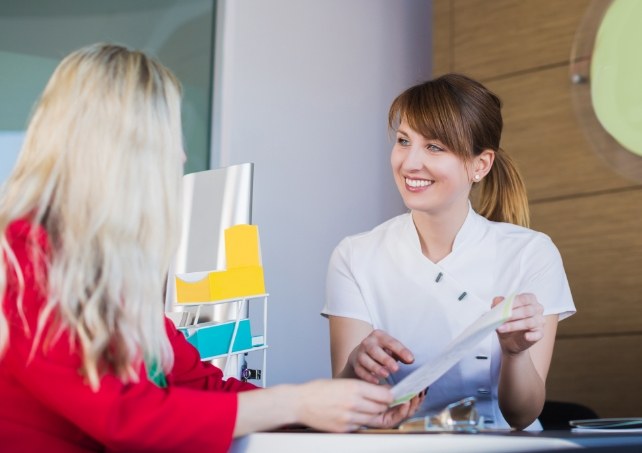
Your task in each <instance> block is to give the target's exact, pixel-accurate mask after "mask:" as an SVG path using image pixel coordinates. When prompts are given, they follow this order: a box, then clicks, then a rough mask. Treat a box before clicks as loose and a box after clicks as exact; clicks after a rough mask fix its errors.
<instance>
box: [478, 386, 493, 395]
mask: <svg viewBox="0 0 642 453" xmlns="http://www.w3.org/2000/svg"><path fill="white" fill-rule="evenodd" d="M477 393H479V394H480V395H488V394H489V393H490V390H488V389H484V388H478V389H477Z"/></svg>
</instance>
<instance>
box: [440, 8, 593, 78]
mask: <svg viewBox="0 0 642 453" xmlns="http://www.w3.org/2000/svg"><path fill="white" fill-rule="evenodd" d="M453 1H454V3H453V22H452V23H453V34H454V36H453V68H454V70H455V71H456V72H463V73H465V74H469V75H471V76H473V77H475V78H478V79H481V80H485V79H489V78H493V77H497V76H501V75H506V74H512V73H515V72H519V71H526V70H533V69H536V68H540V67H542V66H547V65H551V64H567V63H568V62H569V58H570V50H571V44H572V42H573V37H574V35H575V30H576V29H577V25H578V24H579V23H580V21H581V19H582V17H583V15H584V11H585V9H586V7H587V5H588V1H587V0H563V1H550V0H549V1H545V2H543V1H542V0H519V1H515V0H492V1H488V0H453ZM543 3H545V6H543Z"/></svg>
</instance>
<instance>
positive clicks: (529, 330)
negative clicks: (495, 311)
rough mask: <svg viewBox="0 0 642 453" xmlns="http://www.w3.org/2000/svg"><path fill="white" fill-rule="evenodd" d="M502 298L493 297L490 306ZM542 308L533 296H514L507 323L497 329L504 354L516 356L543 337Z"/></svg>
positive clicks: (526, 294)
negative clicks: (510, 314) (511, 311)
mask: <svg viewBox="0 0 642 453" xmlns="http://www.w3.org/2000/svg"><path fill="white" fill-rule="evenodd" d="M502 300H504V298H503V297H495V298H494V299H493V304H492V306H493V307H494V306H495V305H497V304H499V303H500V302H501V301H502ZM544 324H545V321H544V307H543V306H542V305H541V304H540V303H539V302H538V301H537V297H535V295H534V294H529V293H524V294H518V295H517V296H515V299H514V301H513V313H512V316H511V317H510V319H509V320H508V321H506V322H505V323H504V324H502V325H501V326H500V327H499V328H498V329H497V336H498V337H499V344H500V346H501V348H502V351H503V352H504V353H505V354H511V355H517V354H519V353H521V352H523V351H525V350H527V349H528V348H530V347H531V346H532V345H534V344H535V343H537V342H538V341H539V340H541V339H542V338H543V337H544Z"/></svg>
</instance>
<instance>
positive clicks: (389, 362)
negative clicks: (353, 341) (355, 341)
mask: <svg viewBox="0 0 642 453" xmlns="http://www.w3.org/2000/svg"><path fill="white" fill-rule="evenodd" d="M414 360H415V358H414V357H413V355H412V352H410V350H409V349H408V348H407V347H405V346H404V345H403V344H402V343H401V342H400V341H399V340H397V339H395V338H393V337H392V336H390V335H388V334H387V333H386V332H384V331H383V330H373V331H372V332H371V333H370V334H369V335H368V336H367V337H366V338H364V339H363V340H362V341H361V343H360V344H359V346H357V347H356V348H355V349H354V350H353V351H352V353H351V354H350V356H349V357H348V366H350V367H351V368H352V370H353V372H354V374H355V375H356V376H357V377H359V378H360V379H363V380H364V381H367V382H371V383H373V384H376V383H378V382H379V381H380V380H381V379H385V378H387V377H388V376H389V375H390V374H391V373H395V372H396V371H397V370H398V369H399V365H398V364H397V361H400V362H403V363H412V362H413V361H414Z"/></svg>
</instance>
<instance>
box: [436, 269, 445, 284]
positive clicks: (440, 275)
mask: <svg viewBox="0 0 642 453" xmlns="http://www.w3.org/2000/svg"><path fill="white" fill-rule="evenodd" d="M443 276H444V274H442V273H441V272H440V273H439V274H438V275H437V278H436V279H435V281H436V282H437V283H439V280H441V277H443Z"/></svg>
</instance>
